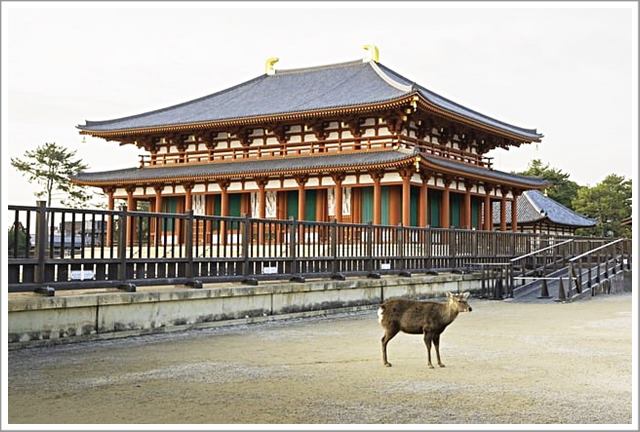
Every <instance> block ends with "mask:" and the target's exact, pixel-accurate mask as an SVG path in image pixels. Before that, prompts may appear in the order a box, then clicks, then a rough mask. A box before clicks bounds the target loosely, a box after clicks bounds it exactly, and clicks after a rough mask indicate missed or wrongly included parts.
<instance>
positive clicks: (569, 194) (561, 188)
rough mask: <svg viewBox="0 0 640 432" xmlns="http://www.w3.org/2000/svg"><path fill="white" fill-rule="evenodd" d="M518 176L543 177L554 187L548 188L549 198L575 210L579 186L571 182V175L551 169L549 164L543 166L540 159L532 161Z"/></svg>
mask: <svg viewBox="0 0 640 432" xmlns="http://www.w3.org/2000/svg"><path fill="white" fill-rule="evenodd" d="M518 174H521V175H525V176H534V177H541V178H543V179H545V180H548V181H549V182H550V183H552V186H550V187H548V188H547V195H548V196H549V198H551V199H554V200H556V201H558V202H559V203H560V204H562V205H564V206H566V207H569V208H570V209H573V204H572V202H573V200H574V199H575V197H576V196H577V194H578V188H579V186H578V184H577V183H576V182H574V181H572V180H569V174H567V173H564V172H562V170H559V169H556V168H551V167H550V166H549V164H545V165H543V163H542V161H541V160H540V159H534V160H532V161H531V162H530V163H529V166H528V167H527V170H526V171H523V172H520V173H518ZM574 210H575V209H574Z"/></svg>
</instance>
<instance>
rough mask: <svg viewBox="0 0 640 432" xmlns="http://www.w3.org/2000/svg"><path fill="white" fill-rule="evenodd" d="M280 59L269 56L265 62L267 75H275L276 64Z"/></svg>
mask: <svg viewBox="0 0 640 432" xmlns="http://www.w3.org/2000/svg"><path fill="white" fill-rule="evenodd" d="M279 61H280V59H279V58H278V57H269V58H268V59H267V61H266V62H265V63H264V73H266V74H267V75H274V74H275V73H276V69H275V67H274V65H275V64H276V63H278V62H279Z"/></svg>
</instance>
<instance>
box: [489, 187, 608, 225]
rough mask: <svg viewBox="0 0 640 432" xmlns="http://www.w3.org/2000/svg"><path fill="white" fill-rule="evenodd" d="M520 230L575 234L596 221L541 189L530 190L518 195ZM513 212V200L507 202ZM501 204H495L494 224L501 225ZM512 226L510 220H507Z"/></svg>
mask: <svg viewBox="0 0 640 432" xmlns="http://www.w3.org/2000/svg"><path fill="white" fill-rule="evenodd" d="M516 205H517V207H516V210H517V211H516V214H517V217H518V231H520V232H533V233H544V234H573V233H574V232H575V230H576V229H578V228H591V227H594V226H595V225H596V221H595V220H593V219H589V218H587V217H585V216H583V215H581V214H579V213H576V212H574V211H573V210H571V209H570V208H567V207H565V206H563V205H562V204H560V203H559V202H557V201H555V200H553V199H551V198H549V197H548V196H546V195H544V194H543V193H542V192H540V191H539V190H528V191H525V192H524V193H523V194H522V195H520V196H519V197H518V200H517V204H516ZM506 211H507V212H509V213H510V212H511V202H508V203H507V208H506ZM500 221H501V219H500V206H497V205H494V206H493V224H494V226H495V227H500ZM506 227H507V228H510V227H511V225H510V222H509V221H507V222H506Z"/></svg>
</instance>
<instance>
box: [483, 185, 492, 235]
mask: <svg viewBox="0 0 640 432" xmlns="http://www.w3.org/2000/svg"><path fill="white" fill-rule="evenodd" d="M490 194H491V188H489V187H487V186H485V196H484V230H485V231H491V225H493V220H492V215H491V195H490Z"/></svg>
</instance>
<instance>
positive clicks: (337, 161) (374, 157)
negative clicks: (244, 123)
mask: <svg viewBox="0 0 640 432" xmlns="http://www.w3.org/2000/svg"><path fill="white" fill-rule="evenodd" d="M413 157H415V153H413V152H401V151H375V152H374V151H363V152H357V153H347V154H344V153H343V154H334V155H327V156H306V157H305V156H303V157H287V158H282V159H262V160H248V161H246V162H244V161H236V162H214V163H208V164H201V165H193V164H184V165H175V166H169V167H164V166H162V167H151V168H149V167H147V168H126V169H120V170H114V171H100V172H82V173H79V174H78V175H77V176H76V177H74V180H75V181H77V182H78V183H81V184H95V183H103V182H105V183H107V182H111V183H117V182H127V181H145V180H149V181H159V180H163V179H187V178H223V177H233V176H241V177H244V176H246V175H247V174H250V175H251V174H254V175H255V174H264V175H277V174H278V172H292V171H308V170H312V171H315V172H318V171H322V170H331V169H332V168H340V167H346V166H352V165H357V166H377V165H384V164H390V163H395V162H401V161H403V160H406V159H411V158H413Z"/></svg>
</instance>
